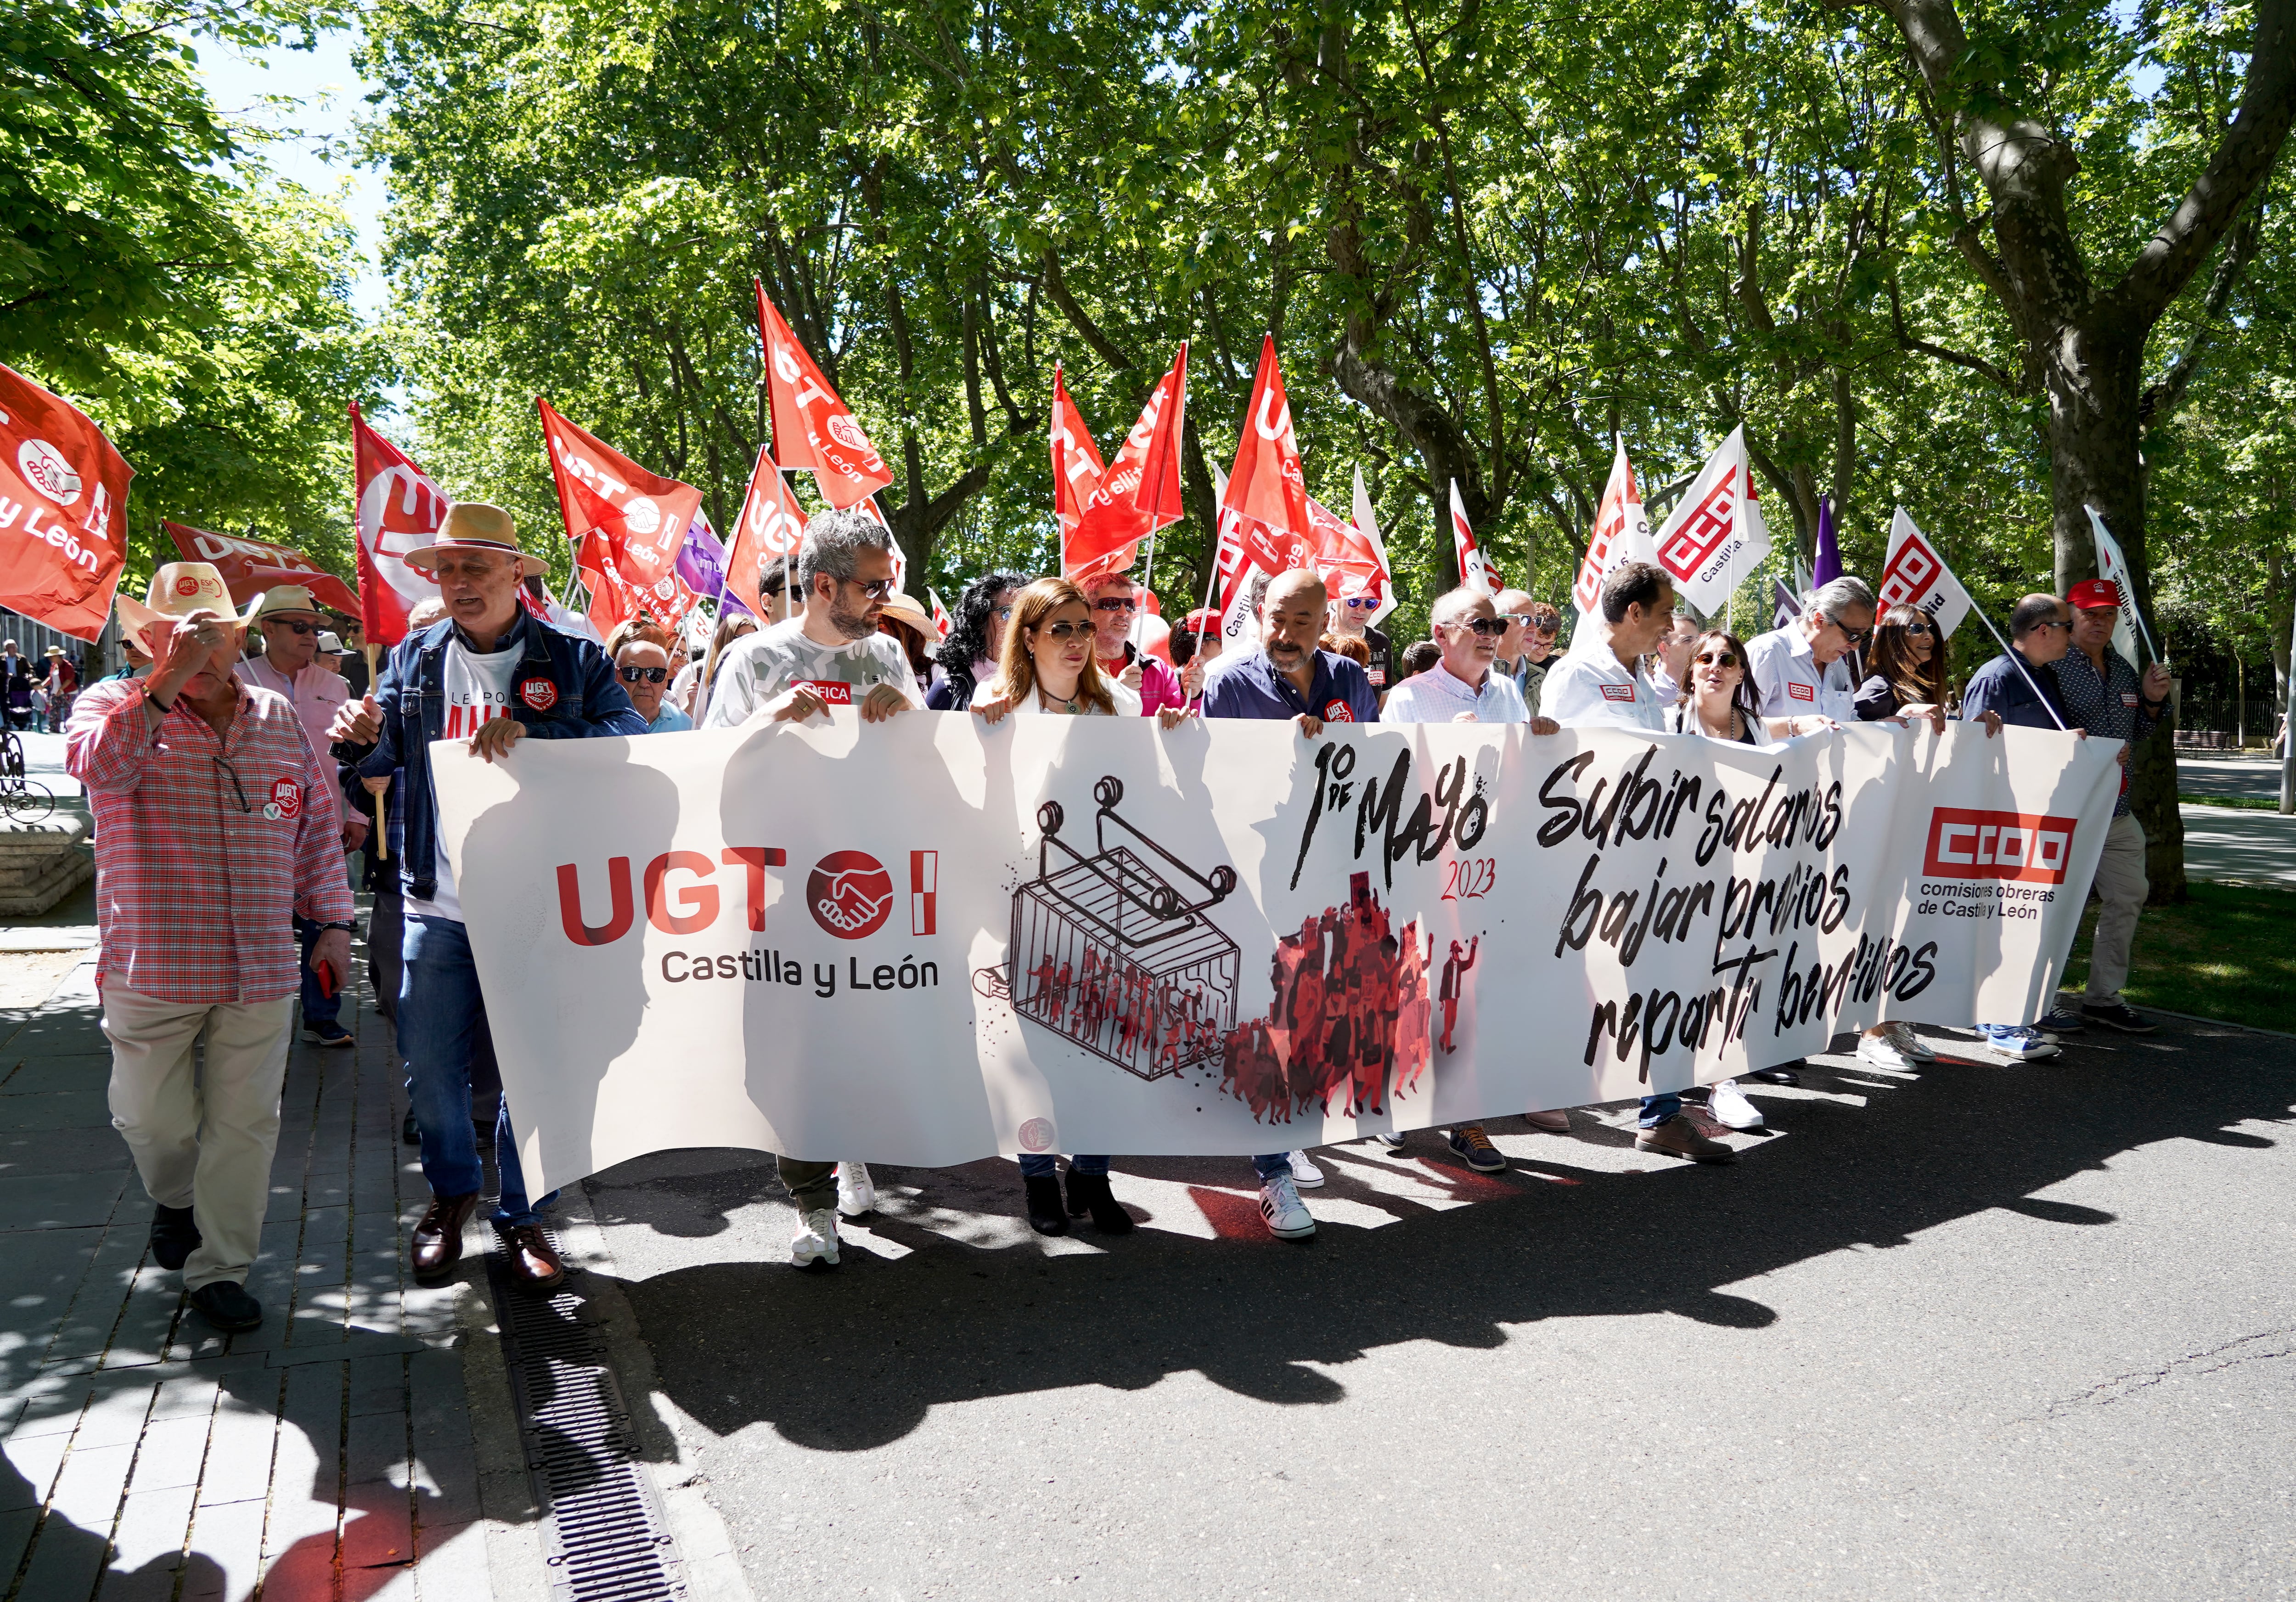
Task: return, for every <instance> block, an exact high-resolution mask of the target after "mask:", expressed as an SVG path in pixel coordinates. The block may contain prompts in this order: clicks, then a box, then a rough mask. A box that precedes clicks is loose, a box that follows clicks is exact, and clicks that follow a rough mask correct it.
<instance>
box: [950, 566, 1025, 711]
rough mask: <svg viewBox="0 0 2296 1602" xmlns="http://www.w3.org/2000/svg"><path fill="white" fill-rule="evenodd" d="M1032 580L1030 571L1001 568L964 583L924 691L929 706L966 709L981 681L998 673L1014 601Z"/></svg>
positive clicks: (955, 709)
mask: <svg viewBox="0 0 2296 1602" xmlns="http://www.w3.org/2000/svg"><path fill="white" fill-rule="evenodd" d="M1028 582H1029V576H1028V574H1026V573H1010V572H996V573H988V574H984V575H982V576H981V577H980V578H978V579H974V580H973V581H972V583H970V584H968V585H966V586H965V587H964V594H963V595H961V596H957V598H956V616H955V618H954V619H953V620H951V623H950V628H949V631H948V638H947V640H945V641H944V642H942V645H941V648H940V656H939V667H938V668H937V669H936V670H935V671H934V673H933V681H932V687H931V688H930V689H928V690H927V691H926V692H925V705H926V706H928V707H930V708H931V709H932V710H933V711H936V712H961V711H964V710H965V709H966V708H967V707H969V706H971V705H972V698H973V697H974V696H975V695H978V694H980V686H983V685H985V684H987V683H988V681H989V680H990V679H992V678H996V666H997V663H998V662H1000V661H1003V660H1004V653H1005V626H1006V625H1007V624H1008V623H1010V622H1011V621H1012V620H1013V603H1014V602H1015V601H1017V600H1019V599H1020V596H1021V590H1022V589H1023V588H1024V587H1027V585H1028Z"/></svg>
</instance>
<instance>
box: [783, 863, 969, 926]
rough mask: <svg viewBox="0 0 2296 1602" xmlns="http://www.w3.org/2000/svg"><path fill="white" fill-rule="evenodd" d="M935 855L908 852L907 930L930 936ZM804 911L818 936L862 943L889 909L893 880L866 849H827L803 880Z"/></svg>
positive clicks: (936, 896)
mask: <svg viewBox="0 0 2296 1602" xmlns="http://www.w3.org/2000/svg"><path fill="white" fill-rule="evenodd" d="M939 879H940V853H939V851H911V852H910V853H909V932H910V933H912V934H931V933H933V932H935V927H934V926H935V923H936V915H937V913H938V912H939V902H940V884H939ZM805 905H806V909H807V910H808V911H809V912H811V913H812V914H813V921H814V922H815V923H816V924H820V925H821V927H822V929H823V931H824V932H825V933H829V934H833V935H835V936H836V937H837V938H838V939H839V940H862V939H865V938H866V937H867V936H869V935H872V934H874V933H876V932H877V931H878V930H880V929H881V928H883V927H884V926H885V919H886V918H887V917H888V916H890V914H891V912H892V910H893V876H892V875H890V874H889V873H887V872H886V871H885V865H884V864H883V863H881V862H880V861H878V860H877V859H875V858H874V857H872V856H871V855H870V854H869V853H868V852H866V851H832V852H830V853H829V855H828V856H826V857H824V858H823V859H821V860H820V861H818V862H816V863H815V864H814V865H813V872H812V873H811V874H810V875H808V877H807V879H806V882H805Z"/></svg>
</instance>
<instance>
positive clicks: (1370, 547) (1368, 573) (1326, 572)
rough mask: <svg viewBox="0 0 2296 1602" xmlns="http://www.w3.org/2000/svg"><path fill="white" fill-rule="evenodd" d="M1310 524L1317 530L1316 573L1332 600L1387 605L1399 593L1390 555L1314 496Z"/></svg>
mask: <svg viewBox="0 0 2296 1602" xmlns="http://www.w3.org/2000/svg"><path fill="white" fill-rule="evenodd" d="M1308 524H1309V526H1310V528H1311V530H1313V538H1312V540H1311V542H1310V543H1311V544H1312V546H1313V548H1314V553H1315V560H1316V574H1317V576H1318V577H1320V578H1321V579H1323V580H1324V589H1325V590H1326V591H1328V592H1329V593H1330V595H1331V597H1332V599H1333V601H1345V600H1348V599H1349V598H1350V597H1352V596H1371V597H1372V598H1373V599H1374V600H1376V601H1378V602H1380V603H1381V604H1382V605H1384V604H1386V602H1387V601H1388V599H1389V598H1390V596H1392V595H1393V594H1394V591H1395V580H1394V579H1393V577H1392V576H1391V575H1390V573H1389V572H1388V571H1387V555H1386V553H1385V552H1384V551H1382V549H1381V548H1380V547H1379V546H1377V545H1375V544H1374V542H1373V541H1372V540H1370V539H1368V538H1365V535H1364V533H1363V530H1360V529H1358V528H1357V527H1356V525H1355V524H1353V523H1351V522H1345V521H1343V520H1342V519H1341V517H1340V515H1339V514H1338V513H1335V512H1332V511H1329V510H1327V509H1326V508H1324V506H1323V505H1321V504H1320V503H1318V502H1317V501H1316V498H1315V497H1313V496H1310V497H1308Z"/></svg>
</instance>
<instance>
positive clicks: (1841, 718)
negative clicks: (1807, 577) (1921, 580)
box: [1746, 573, 1874, 723]
mask: <svg viewBox="0 0 2296 1602" xmlns="http://www.w3.org/2000/svg"><path fill="white" fill-rule="evenodd" d="M1873 632H1874V592H1873V591H1872V590H1870V589H1868V588H1867V587H1866V581H1865V580H1864V579H1852V578H1850V577H1849V575H1848V574H1846V573H1845V574H1843V575H1842V576H1841V578H1839V579H1829V580H1828V581H1827V582H1825V583H1824V584H1821V585H1819V586H1818V587H1817V588H1816V591H1815V592H1814V593H1812V595H1811V596H1810V598H1809V604H1808V605H1806V606H1804V607H1803V608H1802V610H1801V615H1800V617H1798V618H1796V619H1794V620H1792V622H1790V623H1788V624H1787V625H1786V626H1785V627H1784V628H1773V629H1772V630H1770V632H1769V633H1767V634H1759V635H1756V636H1755V637H1753V638H1752V639H1751V640H1749V641H1748V642H1747V644H1746V678H1747V682H1748V683H1749V684H1751V686H1753V690H1754V703H1755V710H1756V711H1759V712H1760V713H1761V715H1762V716H1763V717H1765V718H1807V717H1808V716H1810V715H1811V714H1812V713H1816V714H1817V715H1818V716H1819V717H1823V718H1831V719H1833V720H1834V721H1835V722H1836V723H1855V722H1856V721H1857V706H1856V704H1855V703H1856V700H1857V678H1855V677H1854V676H1853V675H1852V674H1851V672H1850V667H1849V653H1851V652H1852V651H1855V650H1857V649H1859V648H1860V647H1861V646H1863V645H1865V644H1866V638H1867V637H1869V636H1870V635H1872V634H1873Z"/></svg>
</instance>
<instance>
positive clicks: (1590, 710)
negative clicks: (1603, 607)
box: [1538, 622, 1666, 735]
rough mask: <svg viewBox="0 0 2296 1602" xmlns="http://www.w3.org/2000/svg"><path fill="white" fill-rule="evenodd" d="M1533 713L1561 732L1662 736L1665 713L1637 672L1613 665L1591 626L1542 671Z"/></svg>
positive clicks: (1598, 632) (1582, 628) (1606, 644)
mask: <svg viewBox="0 0 2296 1602" xmlns="http://www.w3.org/2000/svg"><path fill="white" fill-rule="evenodd" d="M1538 711H1539V715H1540V716H1541V717H1544V718H1552V719H1554V720H1555V721H1556V722H1557V723H1560V724H1561V725H1562V727H1565V728H1586V727H1608V728H1638V729H1645V730H1647V731H1649V732H1650V733H1652V734H1654V735H1662V734H1664V733H1665V732H1666V708H1665V706H1664V705H1663V704H1662V703H1661V702H1660V701H1659V698H1658V692H1657V691H1656V690H1654V689H1652V688H1651V681H1650V680H1649V679H1647V678H1644V677H1643V674H1642V670H1641V669H1640V668H1639V667H1632V668H1630V667H1628V665H1627V664H1626V663H1624V662H1622V661H1620V660H1619V653H1617V652H1615V651H1613V650H1611V645H1610V642H1609V641H1608V640H1605V639H1603V637H1602V636H1601V630H1599V629H1598V628H1595V625H1594V624H1593V623H1592V622H1587V623H1582V624H1581V625H1580V627H1579V632H1578V633H1577V634H1576V635H1574V636H1573V637H1571V641H1570V654H1568V655H1567V656H1565V657H1564V658H1563V659H1562V661H1559V662H1556V663H1555V664H1554V666H1553V667H1552V668H1550V669H1548V670H1547V674H1546V687H1545V688H1543V689H1541V690H1540V691H1539V694H1538Z"/></svg>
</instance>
